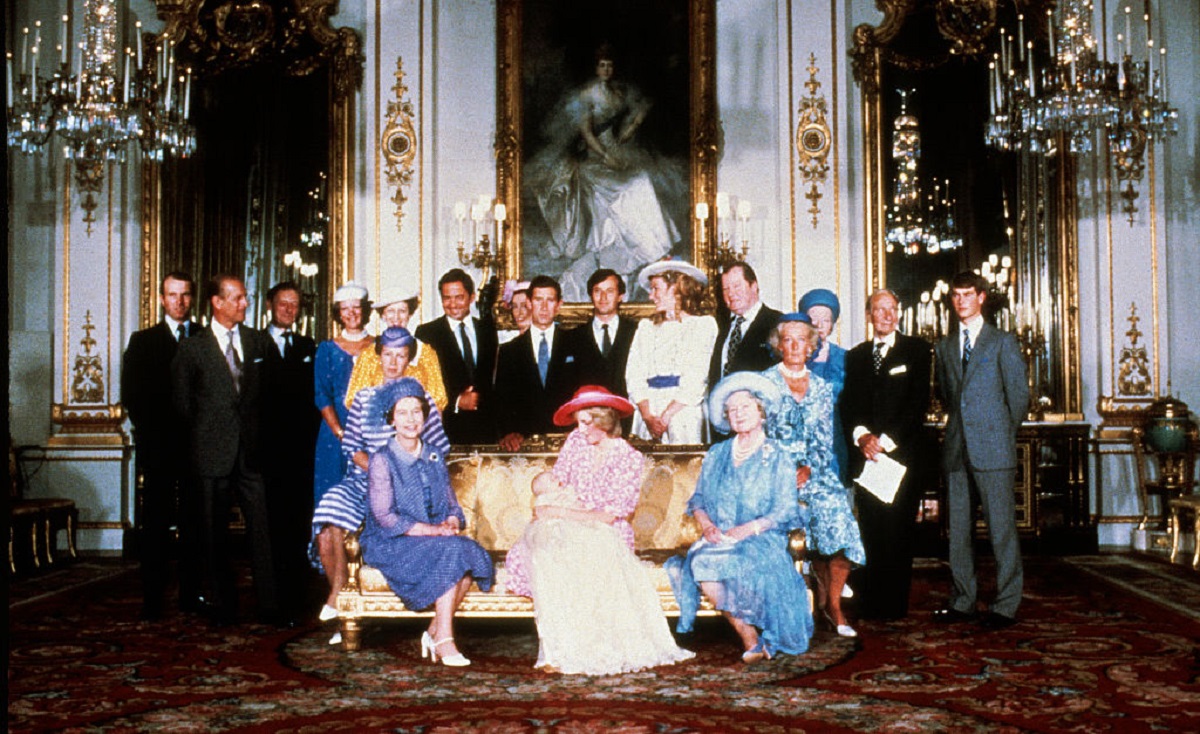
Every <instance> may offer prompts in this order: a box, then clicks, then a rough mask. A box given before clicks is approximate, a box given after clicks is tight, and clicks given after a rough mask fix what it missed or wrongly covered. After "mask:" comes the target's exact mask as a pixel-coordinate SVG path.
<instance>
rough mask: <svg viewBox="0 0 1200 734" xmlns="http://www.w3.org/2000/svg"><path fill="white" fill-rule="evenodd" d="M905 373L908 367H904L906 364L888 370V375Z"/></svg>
mask: <svg viewBox="0 0 1200 734" xmlns="http://www.w3.org/2000/svg"><path fill="white" fill-rule="evenodd" d="M905 372H908V365H906V364H902V365H897V366H896V367H893V368H891V369H890V370H888V374H889V375H900V374H903V373H905Z"/></svg>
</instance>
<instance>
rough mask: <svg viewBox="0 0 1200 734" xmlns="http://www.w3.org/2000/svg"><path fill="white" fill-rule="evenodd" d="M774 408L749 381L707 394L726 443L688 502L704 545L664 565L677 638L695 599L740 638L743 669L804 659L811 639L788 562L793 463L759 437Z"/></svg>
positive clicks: (710, 458) (758, 384)
mask: <svg viewBox="0 0 1200 734" xmlns="http://www.w3.org/2000/svg"><path fill="white" fill-rule="evenodd" d="M779 399H780V392H779V389H778V388H777V387H775V385H774V384H772V383H771V381H770V380H768V379H767V378H765V377H763V376H762V375H759V374H754V373H751V372H735V373H733V374H732V375H730V376H728V377H726V378H725V379H724V380H721V382H720V383H718V384H717V386H716V387H715V388H713V391H712V394H711V395H710V396H709V400H708V409H709V416H710V419H711V421H712V423H713V425H714V426H716V427H717V428H718V429H719V430H721V431H722V432H724V433H730V432H732V433H733V434H734V436H733V438H731V439H729V440H728V441H723V442H721V443H719V444H717V445H715V446H713V447H712V448H711V449H709V451H708V455H707V456H705V457H704V463H703V465H702V466H701V468H700V478H699V480H698V481H697V482H696V492H695V494H693V495H692V498H691V499H690V500H689V501H688V506H687V510H688V513H689V514H691V515H692V516H694V517H695V518H696V521H697V522H699V523H700V529H701V530H702V531H703V533H704V537H703V538H701V539H700V540H698V541H696V542H695V543H694V544H693V545H692V547H691V548H689V549H688V552H687V556H686V557H680V556H675V557H673V558H669V559H667V562H666V568H667V573H668V575H669V577H670V579H671V587H672V590H673V591H674V592H675V598H676V599H677V600H678V602H679V626H678V628H677V629H678V631H679V632H681V633H683V632H689V631H691V629H692V624H693V622H694V621H695V618H696V611H697V609H699V606H700V593H703V594H704V596H706V597H707V598H708V599H709V601H711V602H712V603H713V606H715V607H716V608H717V609H719V610H720V611H721V613H722V614H723V615H724V616H725V618H726V619H727V620H728V621H729V623H730V624H731V625H732V626H733V629H734V630H735V631H736V632H737V634H738V636H739V637H740V638H741V641H742V647H743V648H744V649H745V652H744V653H743V654H742V660H743V661H745V662H747V663H753V662H758V661H759V660H762V659H764V658H770V657H771V656H772V655H773V654H775V653H777V652H782V653H787V654H791V655H799V654H800V653H803V652H806V651H807V650H808V641H809V640H810V639H811V638H812V633H813V620H812V610H810V609H809V606H808V591H807V588H806V587H805V585H804V577H803V576H801V575H800V574H799V573H798V572H797V571H796V567H795V566H794V565H793V564H792V558H791V556H790V555H789V554H788V532H789V531H791V530H793V529H795V528H797V527H801V526H803V523H804V518H803V517H802V516H801V509H800V506H799V504H798V503H797V502H796V469H795V463H794V462H793V460H792V457H791V455H790V454H788V453H787V452H786V451H784V450H783V449H782V448H780V447H779V446H778V445H777V444H776V443H775V442H774V441H772V440H770V439H768V438H767V436H766V433H765V432H764V430H763V424H764V421H765V419H766V415H767V414H768V412H770V411H771V410H772V408H773V407H774V405H775V404H776V403H777V402H778V401H779Z"/></svg>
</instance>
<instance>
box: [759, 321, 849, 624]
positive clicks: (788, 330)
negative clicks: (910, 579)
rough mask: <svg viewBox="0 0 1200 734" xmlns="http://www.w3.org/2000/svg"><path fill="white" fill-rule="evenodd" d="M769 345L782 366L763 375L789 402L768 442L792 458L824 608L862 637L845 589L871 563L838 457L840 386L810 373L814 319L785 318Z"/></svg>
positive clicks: (781, 407)
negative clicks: (848, 610)
mask: <svg viewBox="0 0 1200 734" xmlns="http://www.w3.org/2000/svg"><path fill="white" fill-rule="evenodd" d="M770 344H771V347H772V349H774V350H775V351H776V352H778V353H779V355H780V357H781V360H782V361H780V363H779V364H777V365H775V366H774V367H770V368H768V369H767V370H765V371H764V372H763V373H762V374H763V376H764V377H766V378H767V379H768V380H770V381H771V383H772V384H774V385H775V386H776V387H777V388H778V389H779V391H780V393H781V394H782V399H781V400H780V401H779V404H778V405H777V406H776V410H775V411H774V413H772V414H771V417H770V419H768V421H767V435H768V436H769V437H770V438H772V439H774V440H775V441H777V442H778V444H779V446H780V447H781V448H782V449H783V450H784V451H786V452H787V453H788V454H789V455H790V456H791V458H792V462H793V466H794V474H795V484H796V488H797V490H798V492H799V499H800V502H801V503H803V504H804V505H805V506H806V507H807V508H808V525H807V527H806V528H805V532H806V538H807V541H808V548H809V549H810V551H811V552H812V554H813V555H812V556H811V562H812V566H813V571H814V573H815V574H816V577H817V580H818V582H819V583H818V589H817V606H818V607H820V608H823V610H824V614H825V617H826V619H827V620H828V621H829V623H830V625H831V626H832V627H834V628H835V629H836V630H837V633H838V634H839V635H841V636H843V637H856V636H857V635H858V633H857V632H856V631H855V630H854V628H853V627H851V626H850V624H849V623H848V622H847V621H846V615H845V614H844V613H843V612H842V589H843V588H844V587H845V585H846V578H847V577H848V576H849V574H850V568H851V564H852V563H856V564H859V565H862V564H864V563H866V552H865V551H864V550H863V544H862V536H861V535H860V534H859V530H858V521H857V520H855V519H854V512H853V510H852V508H851V506H850V493H849V491H847V489H846V485H844V484H842V480H841V478H840V477H839V476H838V470H837V460H836V459H835V458H834V452H833V440H834V433H833V418H834V416H835V415H836V414H837V411H835V410H834V398H833V386H832V385H831V384H830V383H829V382H826V381H825V380H824V379H822V378H820V377H818V376H817V375H816V374H815V373H814V372H813V370H811V369H809V367H808V366H807V364H808V359H809V355H810V354H811V353H812V352H813V351H814V350H815V349H816V347H817V331H816V329H814V328H813V326H812V323H811V321H810V320H809V318H808V315H807V314H804V313H789V314H784V315H783V316H781V317H780V318H779V323H778V324H777V325H776V326H775V329H774V330H773V331H772V332H771V336H770Z"/></svg>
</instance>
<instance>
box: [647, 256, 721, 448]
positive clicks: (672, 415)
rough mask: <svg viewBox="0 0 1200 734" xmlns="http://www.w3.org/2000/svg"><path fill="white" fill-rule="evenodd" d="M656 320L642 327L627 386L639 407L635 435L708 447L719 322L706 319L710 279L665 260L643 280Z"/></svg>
mask: <svg viewBox="0 0 1200 734" xmlns="http://www.w3.org/2000/svg"><path fill="white" fill-rule="evenodd" d="M638 280H639V282H641V284H642V287H643V288H645V289H647V290H648V291H649V292H650V300H651V301H653V302H654V315H653V316H652V317H651V318H649V319H645V320H643V321H642V322H641V323H639V324H638V328H637V332H636V333H635V334H634V336H633V344H631V345H630V347H629V361H628V362H627V363H626V366H625V381H626V384H627V385H628V389H629V399H630V400H632V401H633V403H634V404H635V405H636V406H637V409H638V410H637V413H635V414H634V417H633V434H634V435H635V436H638V437H639V438H644V439H647V440H652V441H658V442H661V443H664V444H699V443H703V442H704V407H703V405H704V395H705V392H706V391H707V389H708V364H709V359H710V358H711V357H712V350H713V343H714V342H716V339H717V322H716V320H715V319H713V317H712V316H700V315H697V312H698V311H699V310H700V303H701V301H702V299H703V297H704V286H705V285H707V284H708V277H707V276H706V275H705V274H704V272H703V271H702V270H700V269H699V268H697V267H696V266H695V265H692V264H691V263H688V262H684V261H683V260H660V261H658V262H655V263H651V264H649V265H647V266H646V267H645V268H643V269H642V272H641V274H640V275H639V276H638Z"/></svg>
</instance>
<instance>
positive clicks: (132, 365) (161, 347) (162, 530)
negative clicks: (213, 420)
mask: <svg viewBox="0 0 1200 734" xmlns="http://www.w3.org/2000/svg"><path fill="white" fill-rule="evenodd" d="M194 292H195V284H194V283H193V282H192V277H191V276H190V275H188V274H187V273H181V272H171V273H168V274H167V275H166V277H164V278H163V280H162V284H161V287H160V288H159V300H160V302H161V303H162V309H163V318H162V321H159V322H158V323H157V324H155V325H154V326H151V327H150V328H148V329H142V330H141V331H135V332H134V333H133V335H132V336H130V337H129V346H128V347H126V349H125V357H124V359H123V360H122V362H121V403H122V405H124V406H125V410H126V412H128V413H129V420H130V421H131V422H132V423H133V441H134V445H135V446H136V447H137V453H136V454H135V460H134V461H135V465H136V466H137V473H138V474H139V475H140V476H141V478H142V482H141V486H140V488H139V490H138V493H137V500H136V502H137V513H136V518H137V527H138V535H137V548H138V556H139V562H140V564H141V574H142V617H143V618H145V619H158V618H159V617H161V616H162V613H163V606H164V601H165V598H164V597H165V596H166V589H167V583H168V580H169V578H170V572H169V565H170V564H169V562H170V558H171V557H172V555H174V553H173V549H172V542H171V536H172V530H171V529H172V527H176V528H177V529H178V531H179V536H180V545H181V546H185V545H186V544H187V542H188V541H190V540H191V538H190V537H189V535H188V528H187V525H186V523H185V522H184V518H186V517H187V513H186V512H180V511H179V509H180V506H181V503H182V502H183V499H184V497H185V496H186V491H187V490H186V479H187V476H188V474H187V471H186V469H185V467H186V457H187V436H186V435H185V434H183V433H181V432H180V430H179V415H178V414H177V413H176V412H175V407H174V404H173V403H172V401H171V360H172V359H174V358H175V351H176V349H177V348H178V345H179V342H181V341H182V340H184V339H186V338H188V337H190V336H191V335H192V334H194V333H195V332H196V331H197V330H198V328H199V327H198V326H197V325H196V322H195V321H192V320H191V318H190V314H191V311H192V297H193V293H194ZM179 555H180V559H181V563H182V562H183V561H184V560H185V559H187V558H189V557H190V555H191V554H190V553H188V552H186V551H182V552H180V554H179ZM184 565H186V564H184ZM179 584H180V595H179V596H180V605H181V606H183V607H185V608H186V607H188V606H192V605H194V604H195V603H196V600H197V594H196V591H195V589H194V588H193V587H194V584H195V574H194V573H192V572H189V571H188V570H187V569H186V568H181V572H180V574H179Z"/></svg>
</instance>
